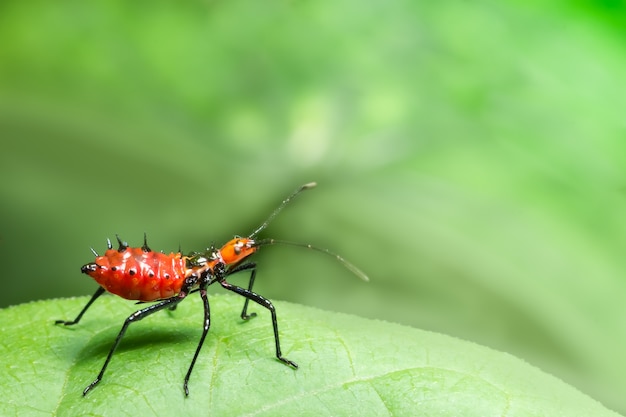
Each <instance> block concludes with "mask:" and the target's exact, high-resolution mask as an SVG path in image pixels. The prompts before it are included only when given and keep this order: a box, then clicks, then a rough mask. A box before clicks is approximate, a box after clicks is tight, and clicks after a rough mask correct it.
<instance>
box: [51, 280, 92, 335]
mask: <svg viewBox="0 0 626 417" xmlns="http://www.w3.org/2000/svg"><path fill="white" fill-rule="evenodd" d="M102 294H104V288H103V287H98V289H97V290H96V292H95V293H94V294H93V295H92V296H91V299H90V300H89V301H87V304H85V307H83V309H82V310H81V311H80V313H78V316H76V318H75V319H74V320H72V321H65V320H55V321H54V324H63V325H65V326H71V325H72V324H76V323H78V322H79V321H80V319H81V317H83V314H85V311H87V309H88V308H89V307H90V306H91V305H92V304H93V302H94V301H96V299H97V298H98V297H100V296H101V295H102Z"/></svg>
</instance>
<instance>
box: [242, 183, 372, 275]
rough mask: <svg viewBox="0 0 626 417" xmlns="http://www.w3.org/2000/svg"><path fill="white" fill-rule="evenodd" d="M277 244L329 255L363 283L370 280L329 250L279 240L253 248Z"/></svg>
mask: <svg viewBox="0 0 626 417" xmlns="http://www.w3.org/2000/svg"><path fill="white" fill-rule="evenodd" d="M294 195H295V194H294ZM286 201H287V200H286ZM276 244H281V245H290V246H299V247H302V248H307V249H313V250H314V251H317V252H321V253H325V254H326V255H329V256H332V257H333V258H335V259H336V260H337V261H339V262H340V263H341V264H343V266H345V267H346V268H348V269H349V270H350V271H351V272H352V273H353V274H354V275H356V276H357V277H359V278H361V279H362V280H363V281H365V282H368V281H369V280H370V279H369V277H368V276H367V275H366V274H365V272H363V271H361V270H360V269H359V268H357V267H356V266H355V265H354V264H352V263H350V262H348V261H346V260H345V259H344V258H343V257H341V256H339V255H337V254H336V253H334V252H331V251H329V250H328V249H322V248H318V247H316V246H313V245H309V244H307V243H298V242H290V241H288V240H278V239H263V240H259V241H256V242H254V245H253V246H256V247H258V246H269V245H276Z"/></svg>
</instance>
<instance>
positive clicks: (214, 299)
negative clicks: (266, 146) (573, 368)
mask: <svg viewBox="0 0 626 417" xmlns="http://www.w3.org/2000/svg"><path fill="white" fill-rule="evenodd" d="M86 301H87V298H86V297H80V298H73V299H57V300H50V301H40V302H33V303H29V304H23V305H19V306H15V307H10V308H7V309H4V310H1V311H0V322H1V323H2V335H3V337H2V342H1V345H0V357H1V358H2V363H3V369H2V372H1V373H0V375H2V379H1V387H0V388H1V390H2V393H3V396H2V398H3V399H2V402H1V403H0V415H2V416H12V415H20V416H24V415H33V416H52V415H58V416H69V415H72V416H76V415H91V416H95V415H98V416H99V415H111V416H112V415H115V416H124V415H128V416H131V415H132V416H165V415H194V416H195V415H215V416H231V415H255V416H277V415H284V416H289V415H291V416H306V415H310V416H319V415H338V416H344V415H359V416H385V415H394V416H399V415H407V416H415V415H428V416H490V415H494V416H505V415H506V416H561V415H563V416H584V417H588V416H595V417H600V416H617V414H616V413H613V412H611V411H609V410H607V409H606V408H604V407H603V406H602V405H600V404H599V403H598V402H596V401H594V400H592V399H590V398H589V397H587V396H585V395H584V394H581V393H580V392H578V391H576V390H575V389H574V388H572V387H570V386H568V385H566V384H565V383H563V382H562V381H560V380H558V379H557V378H555V377H553V376H550V375H547V374H545V373H543V372H541V371H540V370H538V369H537V368H534V367H532V366H530V365H528V364H527V363H525V362H523V361H521V360H519V359H516V358H515V357H513V356H510V355H508V354H505V353H501V352H497V351H494V350H491V349H488V348H485V347H482V346H478V345H476V344H473V343H469V342H465V341H462V340H459V339H455V338H452V337H448V336H444V335H441V334H436V333H430V332H425V331H421V330H417V329H413V328H410V327H406V326H401V325H397V324H393V323H387V322H382V321H375V320H367V319H362V318H359V317H354V316H350V315H345V314H338V313H330V312H326V311H321V310H317V309H313V308H309V307H303V306H300V305H295V304H290V303H286V302H278V303H276V304H275V305H276V308H277V313H278V320H279V328H280V335H281V343H282V348H283V354H284V355H285V356H286V357H288V358H289V359H291V360H293V361H295V362H297V363H298V364H299V365H300V368H299V369H298V370H293V369H291V368H289V367H287V366H285V365H283V364H281V363H280V362H278V361H277V360H275V358H274V339H273V336H272V329H271V324H270V316H269V313H268V312H267V311H264V309H262V308H261V307H259V306H252V307H253V308H252V309H251V311H256V312H257V313H258V317H256V318H255V319H253V320H250V321H248V322H243V321H242V320H241V319H240V318H239V316H238V315H239V312H240V309H241V306H242V299H241V298H239V297H235V296H232V295H218V296H211V299H210V302H211V308H212V309H211V311H212V316H211V319H212V324H211V330H210V332H209V337H207V340H206V342H205V345H204V348H203V350H202V352H201V354H200V357H199V361H198V363H197V364H196V368H195V369H194V372H193V374H192V376H191V380H190V386H189V388H190V395H189V397H188V398H185V396H184V394H183V388H182V382H183V377H184V375H185V372H186V371H187V368H188V366H189V362H190V360H191V357H192V355H193V352H194V349H195V347H196V344H197V341H198V338H199V335H200V329H201V324H202V308H201V305H200V300H199V297H195V296H194V297H190V300H188V301H185V302H183V303H181V305H180V306H179V308H178V309H177V310H175V311H173V312H162V313H158V314H155V315H153V316H150V317H148V318H146V319H145V320H144V321H142V322H140V323H137V324H133V325H132V326H130V328H129V330H128V332H127V334H126V337H125V338H124V340H123V342H122V344H121V345H120V348H119V349H118V351H117V352H116V354H115V355H114V357H113V360H112V361H111V363H110V366H109V368H108V369H107V372H106V373H105V375H104V378H103V380H102V381H101V383H100V385H98V386H97V387H96V388H95V389H94V390H93V391H92V392H91V393H90V394H89V395H87V396H86V397H83V396H82V390H83V389H84V387H85V386H86V385H87V384H89V383H90V382H91V381H92V380H93V379H94V378H95V376H96V374H97V373H98V371H99V369H100V367H101V366H102V363H103V361H104V358H105V356H106V354H107V352H108V350H109V348H110V346H111V343H112V341H113V339H114V338H115V336H116V334H117V332H118V331H119V329H120V326H121V324H122V322H123V319H124V318H125V317H126V316H127V315H128V314H129V313H130V312H132V311H134V309H136V306H135V305H133V304H131V303H129V302H128V301H125V300H122V299H119V298H116V297H103V298H102V299H99V300H98V301H97V302H96V303H95V304H94V306H93V307H92V308H91V309H90V310H89V311H88V312H87V314H86V315H85V316H84V317H83V320H82V321H81V322H80V323H79V324H78V325H76V326H73V327H64V326H59V325H54V324H53V321H54V319H73V318H74V317H75V315H76V314H77V313H78V312H79V311H80V309H81V308H82V306H83V305H84V304H85V302H86Z"/></svg>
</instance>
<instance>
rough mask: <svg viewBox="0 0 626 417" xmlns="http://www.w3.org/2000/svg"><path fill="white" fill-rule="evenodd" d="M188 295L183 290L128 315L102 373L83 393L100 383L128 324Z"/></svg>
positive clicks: (171, 304) (176, 302)
mask: <svg viewBox="0 0 626 417" xmlns="http://www.w3.org/2000/svg"><path fill="white" fill-rule="evenodd" d="M186 296H187V292H181V293H179V294H178V295H176V296H174V297H171V298H166V299H165V300H161V301H160V302H158V303H156V304H153V305H151V306H150V307H146V308H142V309H141V310H137V311H135V312H134V313H133V314H131V315H130V316H128V318H127V319H126V321H124V325H123V326H122V330H120V332H119V333H118V335H117V337H116V338H115V342H113V346H112V347H111V350H110V351H109V355H108V356H107V358H106V360H105V361H104V365H103V366H102V369H101V370H100V373H99V374H98V376H97V377H96V379H95V380H94V381H93V382H92V383H91V384H89V385H88V386H87V388H85V390H84V391H83V395H87V393H89V391H91V390H92V389H93V388H94V387H95V386H96V385H98V383H99V382H100V380H101V379H102V375H104V371H105V370H106V369H107V366H108V365H109V362H110V361H111V357H113V353H115V350H116V349H117V346H118V345H119V344H120V341H121V340H122V337H124V333H126V330H127V329H128V326H130V324H131V323H134V322H136V321H139V320H141V319H143V318H146V317H148V316H149V315H151V314H153V313H156V312H157V311H160V310H163V309H164V308H170V307H172V306H175V305H176V304H178V303H180V302H181V301H182V300H184V298H185V297H186Z"/></svg>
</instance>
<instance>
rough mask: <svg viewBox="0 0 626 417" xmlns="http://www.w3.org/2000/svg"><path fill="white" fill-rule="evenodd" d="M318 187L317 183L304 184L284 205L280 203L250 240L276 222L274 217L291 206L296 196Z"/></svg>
mask: <svg viewBox="0 0 626 417" xmlns="http://www.w3.org/2000/svg"><path fill="white" fill-rule="evenodd" d="M316 185H317V183H316V182H309V183H307V184H304V185H303V186H302V187H300V188H298V189H297V190H296V191H294V192H293V193H292V194H291V195H290V196H289V197H287V198H286V199H284V200H283V202H282V203H280V206H278V207H277V208H276V210H274V212H273V213H272V214H270V216H269V217H268V218H267V220H265V221H264V222H263V224H261V225H260V226H259V227H257V228H256V229H255V230H254V232H252V233H250V236H248V238H250V239H254V237H255V236H256V235H258V234H259V233H261V232H262V231H263V230H264V229H265V228H266V227H267V226H268V225H269V224H270V222H271V221H272V220H274V217H276V216H277V215H278V213H280V212H281V210H282V209H283V208H285V206H286V205H287V204H289V202H290V201H291V200H293V198H294V197H295V196H297V195H298V194H300V193H301V192H302V191H304V190H308V189H310V188H313V187H315V186H316Z"/></svg>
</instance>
